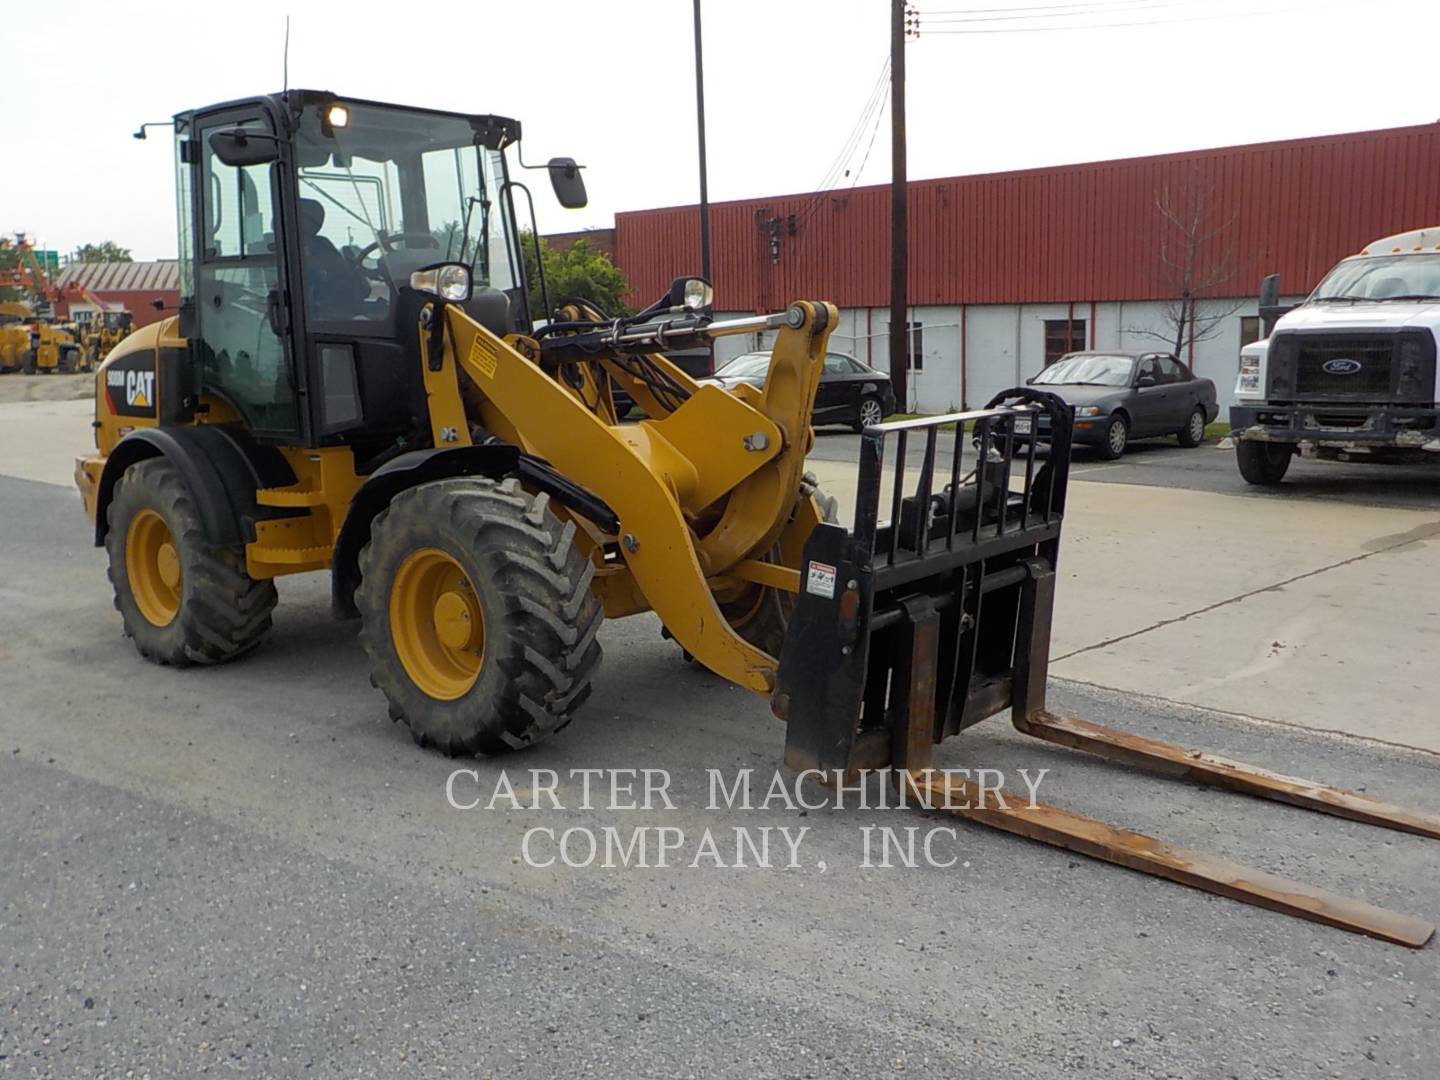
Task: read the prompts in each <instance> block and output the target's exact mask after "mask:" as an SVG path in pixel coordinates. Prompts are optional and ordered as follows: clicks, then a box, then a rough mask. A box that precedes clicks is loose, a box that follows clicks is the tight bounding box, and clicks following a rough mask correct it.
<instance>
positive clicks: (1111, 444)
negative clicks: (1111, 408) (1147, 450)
mask: <svg viewBox="0 0 1440 1080" xmlns="http://www.w3.org/2000/svg"><path fill="white" fill-rule="evenodd" d="M1129 443H1130V421H1128V420H1126V419H1125V417H1123V416H1121V415H1120V414H1119V413H1116V414H1115V415H1114V416H1112V417H1110V422H1109V423H1108V424H1107V425H1106V427H1105V441H1104V442H1102V443H1101V444H1100V446H1099V448H1098V449H1099V451H1100V456H1101V457H1102V458H1104V459H1105V460H1106V461H1114V460H1115V459H1116V458H1118V457H1119V456H1120V455H1121V454H1123V453H1125V447H1126V446H1128V445H1129Z"/></svg>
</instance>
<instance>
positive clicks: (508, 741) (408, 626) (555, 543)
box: [355, 479, 604, 756]
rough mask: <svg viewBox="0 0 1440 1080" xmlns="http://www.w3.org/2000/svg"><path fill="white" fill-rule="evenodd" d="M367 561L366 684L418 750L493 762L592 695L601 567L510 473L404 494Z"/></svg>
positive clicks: (382, 519)
mask: <svg viewBox="0 0 1440 1080" xmlns="http://www.w3.org/2000/svg"><path fill="white" fill-rule="evenodd" d="M370 536H371V538H370V542H369V543H368V544H367V545H366V546H365V548H364V549H363V550H362V551H361V553H360V573H361V580H360V588H359V589H358V590H357V592H356V596H355V599H356V603H357V606H358V607H359V608H360V616H361V628H360V641H361V644H362V645H363V646H364V648H365V652H366V653H367V654H368V655H369V657H370V665H371V675H370V681H371V682H372V683H373V684H374V685H375V686H376V687H378V688H379V689H380V690H381V691H382V692H383V693H384V694H385V697H386V698H387V699H388V701H389V703H390V716H391V718H392V719H395V720H403V721H404V722H405V723H406V724H407V725H408V726H409V728H410V734H411V736H412V737H413V738H414V739H415V741H416V742H417V743H419V744H420V745H421V746H429V747H434V748H435V749H437V750H440V751H442V752H444V753H446V754H450V755H452V756H453V755H457V754H474V753H482V754H499V753H503V752H505V751H508V750H515V749H519V748H521V747H525V746H531V745H534V744H535V743H538V742H540V741H541V740H542V739H545V738H546V737H548V736H550V735H553V734H554V733H555V732H557V731H559V730H561V729H562V728H564V727H565V726H566V725H567V724H568V723H569V722H570V721H571V719H572V718H573V716H574V714H575V711H576V710H577V709H578V708H579V706H580V705H581V703H583V702H584V701H585V699H586V698H587V697H589V695H590V688H591V681H592V679H593V678H594V675H595V670H596V668H597V667H598V665H599V663H600V643H599V642H598V641H597V640H596V632H597V631H598V630H599V628H600V623H601V622H602V620H603V617H604V612H603V611H602V609H601V607H600V603H599V601H598V600H596V598H595V596H594V595H593V594H592V593H591V591H590V584H591V581H592V580H593V578H594V576H595V566H594V564H593V563H591V562H590V560H589V559H587V558H585V557H584V556H583V555H581V554H580V551H579V550H578V549H577V548H576V547H575V542H574V538H575V523H574V522H572V521H567V522H563V523H562V522H561V521H560V519H559V518H558V517H556V516H555V514H554V513H553V512H551V510H550V508H549V496H548V495H544V494H540V495H531V494H529V493H528V492H527V491H525V490H524V489H523V488H521V487H520V485H519V482H518V481H516V480H514V479H509V480H505V481H503V482H496V481H493V480H482V479H463V480H459V479H457V480H442V481H437V482H434V483H429V484H422V485H420V486H419V487H415V488H411V489H410V490H408V491H404V492H401V493H400V494H399V495H397V496H396V497H395V498H394V499H393V500H392V501H391V503H390V505H389V506H388V507H387V508H386V509H385V510H383V511H382V512H381V513H380V514H379V515H378V516H377V517H376V518H375V522H374V524H373V526H372V528H371V534H370Z"/></svg>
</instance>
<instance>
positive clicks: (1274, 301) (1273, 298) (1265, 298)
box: [1260, 274, 1280, 308]
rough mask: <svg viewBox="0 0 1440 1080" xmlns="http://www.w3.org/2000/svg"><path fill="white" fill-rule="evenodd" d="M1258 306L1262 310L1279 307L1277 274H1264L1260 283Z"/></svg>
mask: <svg viewBox="0 0 1440 1080" xmlns="http://www.w3.org/2000/svg"><path fill="white" fill-rule="evenodd" d="M1260 306H1261V307H1262V308H1267V307H1279V306H1280V275H1279V274H1266V275H1265V280H1264V281H1262V282H1260Z"/></svg>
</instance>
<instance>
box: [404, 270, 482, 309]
mask: <svg viewBox="0 0 1440 1080" xmlns="http://www.w3.org/2000/svg"><path fill="white" fill-rule="evenodd" d="M410 287H411V288H412V289H414V290H415V291H416V292H423V293H429V294H430V295H431V296H438V297H439V298H440V299H441V300H449V301H451V302H453V303H457V304H463V303H464V302H465V301H466V300H469V299H470V268H469V267H468V266H466V265H465V264H464V263H437V264H435V265H434V266H427V267H425V268H424V269H421V270H416V271H415V272H414V273H413V274H411V275H410Z"/></svg>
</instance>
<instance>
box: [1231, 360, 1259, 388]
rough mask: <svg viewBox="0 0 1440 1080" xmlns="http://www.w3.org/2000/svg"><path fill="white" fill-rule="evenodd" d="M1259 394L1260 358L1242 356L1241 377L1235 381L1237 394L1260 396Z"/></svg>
mask: <svg viewBox="0 0 1440 1080" xmlns="http://www.w3.org/2000/svg"><path fill="white" fill-rule="evenodd" d="M1259 392H1260V358H1259V357H1257V356H1242V357H1241V358H1240V375H1239V377H1238V378H1237V379H1236V380H1235V393H1237V394H1258V393H1259Z"/></svg>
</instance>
